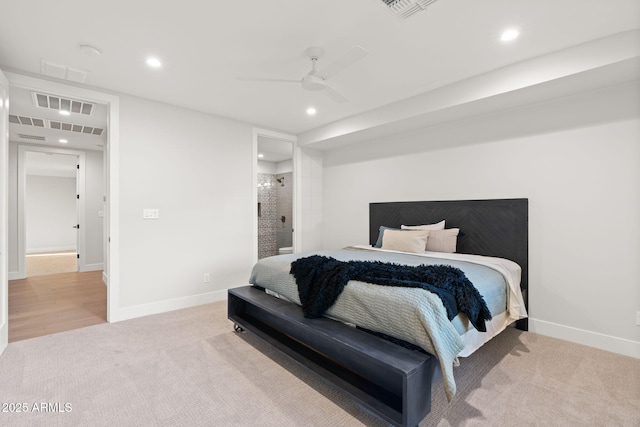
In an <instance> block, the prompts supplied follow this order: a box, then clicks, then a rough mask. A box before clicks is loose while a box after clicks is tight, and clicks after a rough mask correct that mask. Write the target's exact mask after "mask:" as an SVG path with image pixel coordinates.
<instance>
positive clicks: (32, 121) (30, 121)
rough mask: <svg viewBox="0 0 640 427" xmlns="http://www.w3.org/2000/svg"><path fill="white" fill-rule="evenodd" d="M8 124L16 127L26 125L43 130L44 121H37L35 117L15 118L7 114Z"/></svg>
mask: <svg viewBox="0 0 640 427" xmlns="http://www.w3.org/2000/svg"><path fill="white" fill-rule="evenodd" d="M9 123H13V124H16V125H27V126H35V127H39V128H43V127H45V126H44V119H37V118H35V117H26V116H16V115H15V114H9Z"/></svg>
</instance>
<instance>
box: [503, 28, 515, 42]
mask: <svg viewBox="0 0 640 427" xmlns="http://www.w3.org/2000/svg"><path fill="white" fill-rule="evenodd" d="M519 35H520V31H518V30H516V29H515V28H509V29H507V30H504V31H503V32H502V35H501V36H500V40H502V41H503V42H510V41H512V40H515V39H517V38H518V36H519Z"/></svg>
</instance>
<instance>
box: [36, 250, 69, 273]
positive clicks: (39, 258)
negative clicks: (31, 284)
mask: <svg viewBox="0 0 640 427" xmlns="http://www.w3.org/2000/svg"><path fill="white" fill-rule="evenodd" d="M26 270H27V271H26V273H27V277H31V276H43V275H47V274H59V273H71V272H74V271H78V267H77V260H76V251H62V252H46V253H34V254H27V261H26Z"/></svg>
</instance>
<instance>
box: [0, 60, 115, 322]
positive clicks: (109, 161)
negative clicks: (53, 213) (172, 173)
mask: <svg viewBox="0 0 640 427" xmlns="http://www.w3.org/2000/svg"><path fill="white" fill-rule="evenodd" d="M5 75H6V76H7V79H8V80H9V90H11V86H17V87H22V88H26V89H29V90H39V91H44V92H46V93H50V94H52V95H59V96H68V97H75V98H79V99H86V100H88V101H93V102H96V103H100V104H105V105H107V111H108V118H107V143H106V145H105V151H104V158H105V176H106V177H107V178H106V179H105V182H104V185H105V190H104V191H105V193H104V200H105V204H106V209H105V218H104V224H105V227H104V233H105V234H104V241H105V242H106V250H105V253H104V274H103V279H104V281H105V284H106V285H107V322H115V321H118V320H120V318H121V316H120V315H119V312H120V306H119V300H120V298H119V296H120V250H119V245H120V221H119V210H120V183H119V165H120V163H119V156H120V97H119V96H117V95H112V94H108V93H104V92H98V91H96V90H92V89H88V88H85V87H79V86H73V85H71V84H64V83H59V82H55V81H52V80H46V79H44V78H36V77H31V76H26V75H23V74H18V73H15V72H5ZM3 175H4V176H3V179H4V180H7V179H8V171H7V169H6V168H5V169H4V172H3ZM4 240H5V241H6V240H8V237H7V236H4ZM3 244H6V242H3ZM7 287H8V283H4V284H3V288H4V290H3V291H4V292H6V291H7Z"/></svg>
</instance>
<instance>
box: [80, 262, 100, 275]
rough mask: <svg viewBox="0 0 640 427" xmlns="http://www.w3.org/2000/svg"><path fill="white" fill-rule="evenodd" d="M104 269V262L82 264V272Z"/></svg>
mask: <svg viewBox="0 0 640 427" xmlns="http://www.w3.org/2000/svg"><path fill="white" fill-rule="evenodd" d="M98 270H104V263H102V262H98V263H95V264H85V265H81V266H80V272H82V273H84V272H87V271H98Z"/></svg>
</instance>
